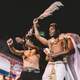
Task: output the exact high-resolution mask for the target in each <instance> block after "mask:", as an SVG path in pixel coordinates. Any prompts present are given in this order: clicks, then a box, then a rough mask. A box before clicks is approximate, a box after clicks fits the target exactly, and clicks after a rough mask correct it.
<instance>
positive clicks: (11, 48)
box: [9, 46, 23, 56]
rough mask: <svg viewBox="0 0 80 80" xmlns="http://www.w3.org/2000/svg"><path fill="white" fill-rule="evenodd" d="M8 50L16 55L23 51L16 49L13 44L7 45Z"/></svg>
mask: <svg viewBox="0 0 80 80" xmlns="http://www.w3.org/2000/svg"><path fill="white" fill-rule="evenodd" d="M9 50H10V51H11V53H13V54H15V55H18V56H21V55H22V53H23V51H19V50H16V49H15V48H14V47H13V46H9Z"/></svg>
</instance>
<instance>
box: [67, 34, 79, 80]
mask: <svg viewBox="0 0 80 80" xmlns="http://www.w3.org/2000/svg"><path fill="white" fill-rule="evenodd" d="M66 37H68V38H70V39H71V40H72V43H73V46H74V49H75V53H73V54H71V55H70V56H69V58H68V72H69V74H70V76H71V80H80V37H79V36H78V35H77V34H73V33H72V34H67V35H66Z"/></svg>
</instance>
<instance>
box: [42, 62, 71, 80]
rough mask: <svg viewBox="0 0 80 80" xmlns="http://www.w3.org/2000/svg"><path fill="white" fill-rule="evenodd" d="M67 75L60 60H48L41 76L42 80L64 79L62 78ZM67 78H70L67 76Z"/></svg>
mask: <svg viewBox="0 0 80 80" xmlns="http://www.w3.org/2000/svg"><path fill="white" fill-rule="evenodd" d="M54 71H55V73H54ZM53 74H55V78H54V76H52V75H53ZM67 76H69V75H67V71H66V68H65V65H64V63H63V62H62V61H56V62H48V64H47V66H46V69H45V71H44V74H43V76H42V80H64V78H65V77H67ZM67 80H70V79H69V78H67Z"/></svg>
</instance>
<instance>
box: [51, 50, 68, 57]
mask: <svg viewBox="0 0 80 80" xmlns="http://www.w3.org/2000/svg"><path fill="white" fill-rule="evenodd" d="M68 53H69V50H66V51H63V52H60V53H55V54H53V55H52V57H53V58H55V57H58V56H61V55H66V54H68Z"/></svg>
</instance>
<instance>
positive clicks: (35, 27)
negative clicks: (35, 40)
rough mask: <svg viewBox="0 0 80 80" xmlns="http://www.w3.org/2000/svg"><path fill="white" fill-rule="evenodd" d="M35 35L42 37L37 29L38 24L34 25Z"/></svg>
mask: <svg viewBox="0 0 80 80" xmlns="http://www.w3.org/2000/svg"><path fill="white" fill-rule="evenodd" d="M33 27H34V34H35V36H36V37H37V36H40V34H39V31H38V28H37V24H34V26H33Z"/></svg>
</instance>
